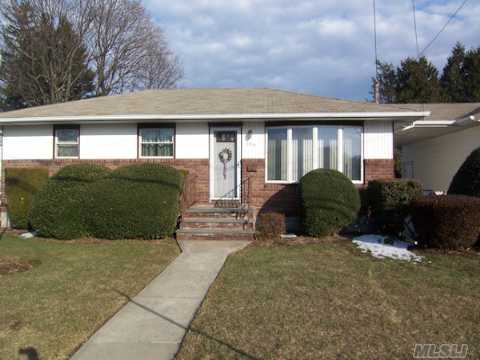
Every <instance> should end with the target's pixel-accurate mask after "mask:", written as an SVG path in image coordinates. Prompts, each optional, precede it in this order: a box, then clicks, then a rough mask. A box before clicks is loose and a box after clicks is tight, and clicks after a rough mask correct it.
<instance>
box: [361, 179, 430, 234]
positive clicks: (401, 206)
mask: <svg viewBox="0 0 480 360" xmlns="http://www.w3.org/2000/svg"><path fill="white" fill-rule="evenodd" d="M422 192H423V189H422V186H421V185H420V183H418V182H417V181H414V180H404V179H386V180H371V181H370V182H369V183H368V186H367V202H368V207H369V210H370V215H371V216H372V218H373V220H374V223H375V225H376V226H377V227H378V228H379V230H381V231H382V232H384V233H390V234H398V233H399V232H401V231H402V230H403V222H404V219H405V218H406V217H407V215H408V214H409V212H410V203H411V202H412V200H414V199H416V198H417V197H419V196H421V195H422Z"/></svg>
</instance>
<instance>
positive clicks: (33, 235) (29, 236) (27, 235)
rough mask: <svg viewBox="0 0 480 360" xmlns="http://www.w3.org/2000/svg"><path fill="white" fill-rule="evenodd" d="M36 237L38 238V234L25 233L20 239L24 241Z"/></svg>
mask: <svg viewBox="0 0 480 360" xmlns="http://www.w3.org/2000/svg"><path fill="white" fill-rule="evenodd" d="M35 236H37V233H36V232H35V231H34V232H26V233H23V234H22V235H20V237H21V238H23V239H31V238H33V237H35Z"/></svg>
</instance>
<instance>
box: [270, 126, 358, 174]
mask: <svg viewBox="0 0 480 360" xmlns="http://www.w3.org/2000/svg"><path fill="white" fill-rule="evenodd" d="M267 137H268V144H267V180H269V181H289V182H298V181H299V180H300V179H301V178H302V176H303V175H305V174H306V173H308V172H310V171H311V170H313V169H316V168H323V169H336V170H339V171H341V172H343V173H344V174H345V175H346V176H348V177H349V178H350V179H351V180H353V181H361V179H362V128H361V127H355V126H298V127H283V128H280V127H279V128H277V127H275V128H273V127H272V128H267ZM289 152H290V153H289ZM289 158H290V161H289Z"/></svg>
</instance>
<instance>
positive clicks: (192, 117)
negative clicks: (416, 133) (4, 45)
mask: <svg viewBox="0 0 480 360" xmlns="http://www.w3.org/2000/svg"><path fill="white" fill-rule="evenodd" d="M427 116H430V111H419V112H417V111H399V112H338V113H278V114H275V113H268V114H267V113H261V114H185V115H161V114H159V115H142V114H138V115H100V116H95V115H91V116H40V117H18V118H2V117H1V115H0V124H5V125H7V124H33V123H65V122H118V121H126V122H128V121H175V120H183V121H205V120H220V121H221V120H244V121H256V120H261V119H272V120H279V119H280V120H282V119H287V120H305V119H350V120H352V119H357V120H378V119H379V120H382V119H391V120H394V119H404V118H423V117H427Z"/></svg>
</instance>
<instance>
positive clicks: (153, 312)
mask: <svg viewBox="0 0 480 360" xmlns="http://www.w3.org/2000/svg"><path fill="white" fill-rule="evenodd" d="M114 291H115V292H116V293H117V294H119V295H121V296H123V297H125V298H126V299H127V300H128V301H129V302H130V303H132V304H135V305H137V306H138V307H140V308H142V309H144V310H146V311H148V312H150V313H152V314H154V315H156V316H158V317H161V318H162V319H164V320H166V321H168V322H170V323H172V324H173V325H175V326H178V327H180V328H182V329H185V330H186V333H185V335H186V334H187V332H188V331H191V332H193V333H196V334H198V335H200V336H203V337H205V338H207V339H209V340H212V341H215V342H217V343H219V344H220V345H223V346H225V347H226V348H228V349H229V350H231V351H233V352H235V353H237V354H239V355H242V356H245V357H246V358H248V359H251V360H261V359H260V358H257V357H255V356H253V355H250V354H249V353H247V352H245V351H243V350H241V349H238V348H236V347H234V346H233V345H231V344H228V343H226V342H225V341H222V340H219V339H217V338H215V337H213V336H211V335H209V334H207V333H206V332H204V331H202V330H199V329H195V328H193V327H192V326H191V324H190V325H189V326H188V327H185V326H184V325H182V324H180V323H178V322H176V321H175V320H173V319H170V318H169V317H167V316H165V315H162V314H160V313H159V312H157V311H155V310H153V309H150V308H149V307H148V306H145V305H143V304H141V303H139V302H137V301H135V300H134V299H132V298H131V297H130V296H128V295H127V294H125V293H123V292H121V291H119V290H116V289H114ZM184 338H185V337H184ZM182 343H183V340H182V342H181V344H182ZM29 360H30V359H29Z"/></svg>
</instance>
